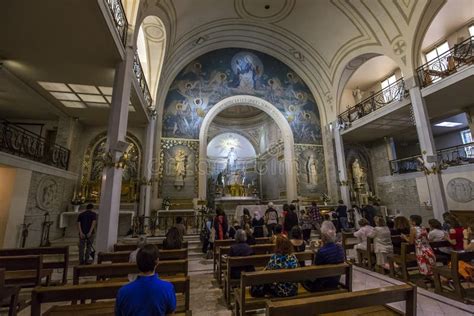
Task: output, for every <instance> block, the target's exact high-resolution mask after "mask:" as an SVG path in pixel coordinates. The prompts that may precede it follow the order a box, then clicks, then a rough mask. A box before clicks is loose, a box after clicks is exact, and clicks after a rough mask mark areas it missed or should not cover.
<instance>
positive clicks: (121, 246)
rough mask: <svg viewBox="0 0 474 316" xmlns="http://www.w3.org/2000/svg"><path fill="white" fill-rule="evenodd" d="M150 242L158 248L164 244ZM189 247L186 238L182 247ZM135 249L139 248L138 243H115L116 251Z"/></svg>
mask: <svg viewBox="0 0 474 316" xmlns="http://www.w3.org/2000/svg"><path fill="white" fill-rule="evenodd" d="M149 244H153V245H155V246H157V247H158V249H160V250H161V249H163V244H162V243H161V241H160V242H159V243H151V242H149ZM187 248H188V242H187V241H186V240H185V241H183V245H182V247H181V249H187ZM135 249H137V244H115V245H114V252H116V251H134V250H135Z"/></svg>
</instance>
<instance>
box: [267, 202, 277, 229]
mask: <svg viewBox="0 0 474 316" xmlns="http://www.w3.org/2000/svg"><path fill="white" fill-rule="evenodd" d="M265 224H266V225H267V230H268V237H271V236H273V230H274V229H275V226H276V225H277V224H278V212H277V211H276V210H275V209H274V208H273V203H272V202H268V208H267V210H266V211H265Z"/></svg>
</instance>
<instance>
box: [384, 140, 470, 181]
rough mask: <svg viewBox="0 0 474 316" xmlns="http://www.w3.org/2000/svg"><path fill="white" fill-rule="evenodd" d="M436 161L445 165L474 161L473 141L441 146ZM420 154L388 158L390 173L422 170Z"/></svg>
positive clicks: (458, 164)
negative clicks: (445, 146)
mask: <svg viewBox="0 0 474 316" xmlns="http://www.w3.org/2000/svg"><path fill="white" fill-rule="evenodd" d="M437 156H438V163H439V164H442V165H443V166H445V167H449V166H460V165H466V164H470V163H474V142H473V143H468V144H463V145H458V146H452V147H448V148H443V149H440V150H438V151H437ZM421 158H422V156H421V155H416V156H411V157H407V158H402V159H395V160H390V171H391V173H392V174H403V173H410V172H417V171H422V169H423V168H422V165H421V161H420V159H421Z"/></svg>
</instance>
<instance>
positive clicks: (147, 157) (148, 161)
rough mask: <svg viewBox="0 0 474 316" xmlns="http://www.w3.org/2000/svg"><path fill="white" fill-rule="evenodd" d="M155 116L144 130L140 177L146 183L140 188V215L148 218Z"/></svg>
mask: <svg viewBox="0 0 474 316" xmlns="http://www.w3.org/2000/svg"><path fill="white" fill-rule="evenodd" d="M155 127H156V116H152V117H151V119H150V122H149V123H148V127H147V130H146V140H145V153H144V160H143V169H142V170H143V172H142V177H143V180H145V181H146V183H143V184H142V185H141V187H140V215H145V216H150V201H151V182H150V180H151V178H152V176H153V165H154V164H153V146H154V141H155Z"/></svg>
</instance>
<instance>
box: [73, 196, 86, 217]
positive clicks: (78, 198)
mask: <svg viewBox="0 0 474 316" xmlns="http://www.w3.org/2000/svg"><path fill="white" fill-rule="evenodd" d="M85 201H86V199H85V198H84V197H82V196H81V195H79V196H76V197H74V198H73V199H72V200H71V204H72V208H73V210H74V212H76V213H77V212H79V207H81V205H82V204H84V202H85Z"/></svg>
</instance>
